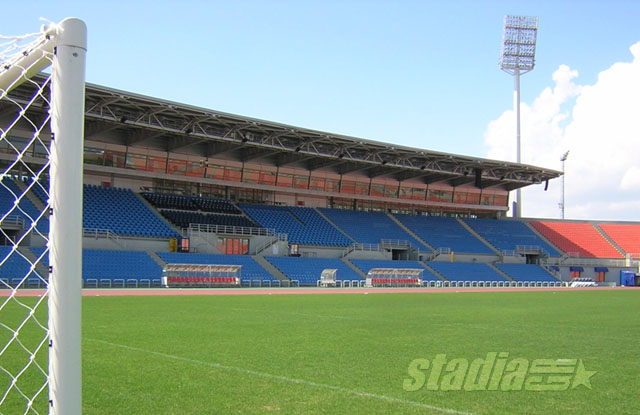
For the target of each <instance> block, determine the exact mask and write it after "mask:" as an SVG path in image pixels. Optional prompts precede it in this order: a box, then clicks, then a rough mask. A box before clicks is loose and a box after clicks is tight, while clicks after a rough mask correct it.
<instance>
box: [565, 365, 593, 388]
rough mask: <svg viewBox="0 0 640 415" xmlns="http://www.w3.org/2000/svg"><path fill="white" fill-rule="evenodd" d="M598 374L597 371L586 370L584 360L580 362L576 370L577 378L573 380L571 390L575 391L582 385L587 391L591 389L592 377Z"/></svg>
mask: <svg viewBox="0 0 640 415" xmlns="http://www.w3.org/2000/svg"><path fill="white" fill-rule="evenodd" d="M596 373H597V372H596V371H595V370H586V369H585V367H584V364H583V363H582V359H580V360H579V361H578V368H577V369H576V376H575V377H574V378H573V384H572V385H571V389H572V390H573V389H575V388H577V387H578V386H580V385H584V386H585V387H586V388H587V389H591V377H592V376H593V375H595V374H596Z"/></svg>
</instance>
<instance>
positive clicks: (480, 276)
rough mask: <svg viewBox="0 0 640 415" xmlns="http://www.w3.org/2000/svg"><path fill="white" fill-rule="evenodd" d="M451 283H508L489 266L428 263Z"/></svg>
mask: <svg viewBox="0 0 640 415" xmlns="http://www.w3.org/2000/svg"><path fill="white" fill-rule="evenodd" d="M427 265H428V266H430V267H431V268H433V269H434V270H435V271H436V272H438V273H439V274H440V275H442V276H443V277H445V278H446V279H447V280H449V281H503V282H504V281H507V279H506V278H504V277H503V276H502V275H500V274H498V273H497V272H496V271H495V270H494V269H493V268H491V267H490V266H489V265H487V264H475V263H462V262H427Z"/></svg>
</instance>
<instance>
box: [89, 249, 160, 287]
mask: <svg viewBox="0 0 640 415" xmlns="http://www.w3.org/2000/svg"><path fill="white" fill-rule="evenodd" d="M161 277H162V267H161V266H160V265H158V264H157V263H156V262H155V261H154V260H153V259H152V258H151V257H150V256H149V255H147V253H146V252H139V251H103V250H98V249H84V250H83V251H82V278H83V279H84V280H85V281H86V280H88V279H97V280H101V279H109V280H116V279H124V280H125V281H126V280H129V279H134V280H144V279H147V280H158V281H159V280H160V278H161Z"/></svg>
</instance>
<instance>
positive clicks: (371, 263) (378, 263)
mask: <svg viewBox="0 0 640 415" xmlns="http://www.w3.org/2000/svg"><path fill="white" fill-rule="evenodd" d="M349 261H350V262H351V263H352V264H353V265H355V266H356V267H358V268H359V269H361V270H362V272H364V273H365V274H367V273H368V272H369V271H370V270H371V269H372V268H393V269H398V268H413V269H422V270H424V274H423V277H422V279H423V281H442V280H441V279H440V278H438V277H436V276H435V275H433V273H432V272H431V271H429V270H428V269H426V268H425V267H424V266H422V264H420V263H419V262H418V261H397V260H391V259H350V260H349Z"/></svg>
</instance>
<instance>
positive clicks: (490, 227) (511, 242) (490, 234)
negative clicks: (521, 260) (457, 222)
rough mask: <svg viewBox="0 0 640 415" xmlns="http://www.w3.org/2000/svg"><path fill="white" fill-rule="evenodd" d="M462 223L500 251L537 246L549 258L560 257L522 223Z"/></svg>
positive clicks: (468, 220) (475, 221) (493, 220)
mask: <svg viewBox="0 0 640 415" xmlns="http://www.w3.org/2000/svg"><path fill="white" fill-rule="evenodd" d="M464 221H465V223H466V224H467V225H469V226H470V227H471V229H473V230H474V231H476V232H477V233H478V234H479V235H480V236H481V237H483V238H484V239H485V240H486V241H487V242H489V243H490V244H491V245H493V246H494V247H496V248H497V249H498V250H500V251H505V250H509V251H515V250H516V249H517V247H518V246H537V247H540V248H541V249H542V250H543V251H544V252H546V253H547V254H548V255H549V256H560V255H561V254H560V253H559V252H558V251H557V250H556V249H554V248H553V247H552V246H551V245H549V244H548V243H546V242H545V241H544V240H543V239H541V238H540V237H539V236H538V235H536V234H535V233H534V232H532V231H531V229H529V228H528V227H527V225H525V224H524V223H523V222H520V221H516V220H495V219H464Z"/></svg>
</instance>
